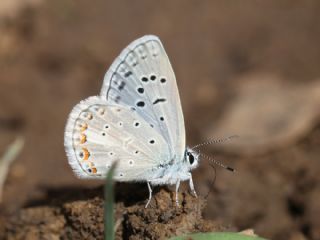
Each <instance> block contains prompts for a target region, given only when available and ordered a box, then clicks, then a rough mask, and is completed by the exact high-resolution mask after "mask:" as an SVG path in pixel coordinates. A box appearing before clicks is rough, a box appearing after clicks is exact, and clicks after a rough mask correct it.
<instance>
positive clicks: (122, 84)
mask: <svg viewBox="0 0 320 240" xmlns="http://www.w3.org/2000/svg"><path fill="white" fill-rule="evenodd" d="M125 85H126V83H125V82H121V83H120V85H119V86H118V90H119V91H121V90H122V89H124V86H125Z"/></svg>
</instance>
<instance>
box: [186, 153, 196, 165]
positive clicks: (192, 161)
mask: <svg viewBox="0 0 320 240" xmlns="http://www.w3.org/2000/svg"><path fill="white" fill-rule="evenodd" d="M187 155H188V159H189V163H190V165H192V164H193V163H194V156H193V155H192V154H191V153H189V152H188V153H187Z"/></svg>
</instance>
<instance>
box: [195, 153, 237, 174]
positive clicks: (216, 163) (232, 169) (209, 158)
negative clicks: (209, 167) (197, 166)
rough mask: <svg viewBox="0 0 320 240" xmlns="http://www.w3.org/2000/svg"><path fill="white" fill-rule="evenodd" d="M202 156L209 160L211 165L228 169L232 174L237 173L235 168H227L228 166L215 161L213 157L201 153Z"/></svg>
mask: <svg viewBox="0 0 320 240" xmlns="http://www.w3.org/2000/svg"><path fill="white" fill-rule="evenodd" d="M200 155H201V156H202V157H204V158H206V159H208V160H209V161H210V162H211V163H213V164H215V165H218V166H219V167H222V168H224V169H226V170H229V171H230V172H235V171H236V170H235V169H234V168H232V167H229V166H226V165H224V164H223V163H221V162H219V161H217V160H215V159H213V158H211V157H209V156H207V155H205V154H203V153H200Z"/></svg>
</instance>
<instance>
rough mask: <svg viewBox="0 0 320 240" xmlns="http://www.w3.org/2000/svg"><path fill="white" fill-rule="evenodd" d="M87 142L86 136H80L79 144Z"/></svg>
mask: <svg viewBox="0 0 320 240" xmlns="http://www.w3.org/2000/svg"><path fill="white" fill-rule="evenodd" d="M86 141H87V136H86V135H84V134H81V135H80V144H83V143H85V142H86Z"/></svg>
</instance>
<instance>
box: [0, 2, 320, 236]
mask: <svg viewBox="0 0 320 240" xmlns="http://www.w3.org/2000/svg"><path fill="white" fill-rule="evenodd" d="M319 11H320V3H319V2H318V1H281V2H278V1H254V2H253V1H238V2H227V1H211V0H205V1H184V0H180V1H169V0H165V1H161V2H160V1H147V0H143V1H124V0H120V1H102V0H101V1H100V0H96V1H84V0H77V1H76V0H74V1H71V0H57V1H45V0H25V1H22V0H20V1H18V0H15V1H7V0H6V1H3V2H1V3H0V70H1V71H0V72H1V74H0V84H1V85H0V136H1V137H0V152H1V153H4V151H5V149H6V147H7V146H8V145H9V144H10V143H11V142H12V141H14V139H15V138H16V137H17V136H23V137H24V139H25V146H24V148H23V150H22V152H21V154H20V155H19V156H18V157H17V159H16V161H15V162H14V163H13V164H12V165H11V167H10V170H9V173H8V178H7V179H6V183H5V185H4V188H3V194H4V195H3V199H2V202H1V203H0V239H102V233H103V211H102V204H103V198H102V187H101V186H102V184H103V183H102V182H98V181H87V180H79V179H76V177H75V176H74V175H73V173H72V170H71V169H70V167H69V165H68V163H67V159H66V156H65V152H64V147H63V134H64V126H65V122H66V119H67V116H68V114H69V112H70V111H71V109H72V107H73V106H74V105H75V104H76V103H78V102H79V101H80V100H81V99H84V98H87V97H89V96H92V95H97V94H98V93H99V92H100V87H101V84H102V79H103V76H104V73H105V71H106V70H107V68H108V67H109V66H110V64H111V63H112V61H113V60H114V58H115V57H116V56H117V55H118V54H119V53H120V51H121V50H122V49H123V48H124V47H125V46H126V45H127V44H129V43H130V42H131V41H132V40H134V39H136V38H138V37H140V36H143V35H145V34H155V35H158V36H159V37H160V39H161V40H162V42H163V44H164V46H165V48H166V51H167V53H168V55H169V58H170V60H171V63H172V65H173V68H174V70H175V73H176V77H177V81H178V86H179V91H180V96H181V101H182V105H183V110H184V116H185V123H186V131H187V143H188V145H191V146H192V145H195V144H197V143H199V142H204V141H206V139H207V138H208V137H226V136H229V135H234V134H237V135H240V138H237V139H235V140H232V141H231V142H227V143H224V144H219V145H213V146H207V147H205V148H203V149H201V151H203V152H206V154H207V155H209V156H212V157H214V158H215V159H216V160H219V161H221V162H223V163H225V164H227V165H230V166H232V167H234V168H236V170H237V171H236V173H230V172H228V171H225V170H223V169H221V168H219V167H217V168H216V170H217V176H216V181H215V183H214V184H212V178H213V173H214V172H213V170H212V169H211V168H210V167H208V162H207V161H206V160H205V159H203V160H201V164H200V167H199V168H198V169H196V170H195V172H194V182H195V186H196V189H197V191H198V194H199V195H200V197H199V198H197V199H195V198H193V197H192V196H191V195H190V194H189V192H188V191H187V184H185V185H183V186H182V191H181V194H180V197H181V199H183V205H182V207H181V208H176V207H175V206H174V204H173V202H172V199H173V193H172V189H171V188H170V187H169V188H168V187H160V188H157V190H156V193H155V199H154V200H153V202H152V204H151V207H150V208H148V209H146V210H145V209H144V204H145V202H146V198H147V196H148V192H147V188H146V186H145V184H133V183H130V184H118V185H117V186H116V194H117V198H116V199H117V200H116V221H117V224H118V228H117V238H118V239H163V238H165V237H168V236H173V235H177V234H182V233H187V232H201V231H226V230H228V231H241V230H244V229H249V228H251V229H254V231H255V232H256V233H257V234H258V235H260V236H262V237H265V238H269V239H290V240H304V239H309V240H317V239H320V218H319V216H320V191H319V190H320V176H319V174H318V173H319V171H320V162H319V160H320V148H319V146H320V118H319V116H320V67H319V66H320V65H319V63H320V47H319V42H320V28H319V24H320V15H319ZM209 189H211V192H210V194H209V196H208V197H207V198H206V197H205V196H206V194H207V193H208V191H209Z"/></svg>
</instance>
